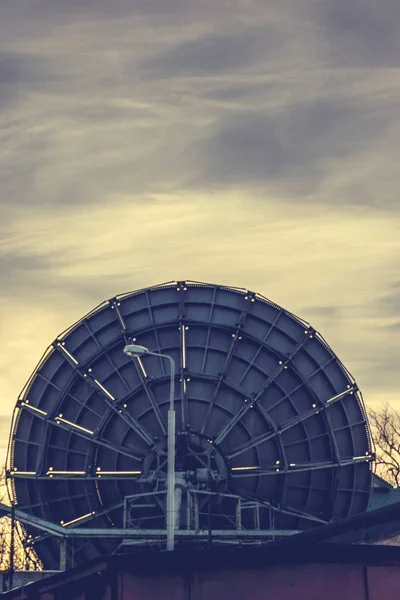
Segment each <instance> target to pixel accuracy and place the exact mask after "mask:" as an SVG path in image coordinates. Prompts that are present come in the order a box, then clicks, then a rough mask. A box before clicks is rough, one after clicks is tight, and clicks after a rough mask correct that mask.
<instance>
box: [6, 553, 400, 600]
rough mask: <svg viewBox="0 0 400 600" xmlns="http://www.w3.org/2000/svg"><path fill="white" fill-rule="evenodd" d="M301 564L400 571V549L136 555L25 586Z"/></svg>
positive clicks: (31, 589) (14, 593) (34, 588)
mask: <svg viewBox="0 0 400 600" xmlns="http://www.w3.org/2000/svg"><path fill="white" fill-rule="evenodd" d="M303 563H308V564H309V563H314V564H317V563H320V564H321V563H337V564H338V563H341V564H343V563H346V564H364V565H365V564H367V565H391V566H393V565H397V566H399V567H400V548H399V547H391V546H368V545H359V546H357V545H356V546H352V545H351V546H350V545H347V544H346V545H342V544H322V545H319V544H318V545H316V544H304V546H302V548H301V552H299V549H298V546H297V545H293V546H290V545H289V547H281V546H279V545H277V543H274V542H272V543H269V544H266V545H264V546H258V547H257V546H244V547H233V546H232V547H221V546H214V547H211V548H207V549H203V550H198V549H185V550H177V551H175V552H155V551H151V550H145V551H137V550H136V551H134V552H131V553H129V554H122V555H113V556H109V557H106V558H100V559H96V560H92V561H90V562H88V563H85V564H83V565H79V566H78V567H75V568H73V569H69V570H68V571H62V572H59V573H57V574H55V575H52V576H50V577H48V578H46V579H44V580H43V579H42V580H41V581H35V582H33V583H30V584H28V585H27V584H25V586H24V588H23V589H24V591H25V592H28V593H29V594H30V596H29V597H34V596H33V594H34V593H35V592H36V593H37V592H38V591H39V590H40V591H41V592H42V593H43V592H44V591H51V590H54V589H56V588H60V587H61V586H65V585H66V584H70V583H73V582H78V581H79V580H83V579H85V580H87V579H89V578H93V580H95V579H98V577H99V576H101V577H103V578H104V577H106V578H107V579H108V580H113V577H115V576H116V575H117V573H119V572H121V571H124V572H129V573H138V574H141V575H151V576H154V574H155V573H157V574H171V575H177V574H180V575H190V574H191V573H195V572H199V571H216V570H217V571H223V570H227V569H243V570H246V569H247V568H251V569H254V568H262V567H266V568H267V567H269V566H273V565H277V564H279V565H290V564H293V565H294V564H303ZM21 589H22V588H14V589H13V590H11V591H9V592H5V593H4V594H0V595H2V596H3V598H5V599H7V598H15V599H17V598H18V599H20V598H21V597H24V596H21Z"/></svg>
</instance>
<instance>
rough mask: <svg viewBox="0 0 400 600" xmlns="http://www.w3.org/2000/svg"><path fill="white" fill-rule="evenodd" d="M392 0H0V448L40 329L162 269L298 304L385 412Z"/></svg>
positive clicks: (394, 70) (389, 352)
mask: <svg viewBox="0 0 400 600" xmlns="http://www.w3.org/2000/svg"><path fill="white" fill-rule="evenodd" d="M399 22H400V2H399V1H398V0H379V1H378V0H351V1H349V0H301V2H299V0H113V1H112V2H111V1H110V0H13V1H12V2H3V3H2V4H1V7H0V281H1V286H0V333H1V345H0V437H1V440H0V454H1V453H3V454H4V452H5V451H4V449H5V447H6V444H7V436H8V431H9V428H10V419H11V413H12V409H13V407H14V405H15V402H16V399H17V396H18V394H19V392H20V390H21V389H22V387H23V386H24V384H25V382H26V381H27V379H28V378H29V376H30V374H31V372H32V371H33V369H34V367H35V365H36V364H37V362H38V360H39V358H40V357H41V355H42V354H43V352H44V350H45V349H46V347H47V346H48V345H49V344H50V343H51V342H52V341H53V340H54V339H55V337H56V336H57V335H58V334H59V333H60V332H61V331H63V330H64V329H66V328H67V327H68V326H69V325H71V324H72V323H73V322H75V321H76V320H77V319H79V318H80V317H82V316H83V315H84V314H86V313H87V312H88V311H90V310H91V309H92V308H93V307H94V306H96V305H98V304H100V303H101V302H102V301H103V300H105V299H107V298H109V297H112V296H115V295H116V294H118V293H123V292H126V291H129V290H135V289H138V288H141V287H145V286H151V285H154V284H157V283H161V282H163V281H169V280H184V279H191V280H199V281H206V282H211V283H221V284H225V285H232V286H238V287H244V288H248V289H250V290H252V291H256V292H259V293H261V294H263V295H264V296H267V297H268V298H270V299H271V300H272V301H274V302H276V303H277V304H280V305H281V306H283V307H284V308H286V309H287V310H289V311H291V312H293V313H295V314H296V315H298V316H299V317H302V318H303V319H305V320H306V321H309V322H310V323H311V324H312V326H313V327H314V328H315V329H317V330H318V331H320V332H321V333H322V335H323V336H324V337H325V339H326V340H327V342H328V343H329V344H330V345H331V347H332V348H333V350H334V351H335V352H336V353H337V355H338V356H339V358H340V359H341V360H342V362H344V364H345V365H346V367H347V368H348V369H349V371H350V372H351V373H352V374H353V376H354V377H355V379H356V381H357V383H358V385H359V387H360V389H361V391H362V392H363V396H364V400H365V402H366V404H367V406H373V407H376V406H378V405H379V404H382V403H384V402H386V401H388V402H389V403H391V405H392V406H394V407H396V406H397V407H399V408H400V395H399V388H400V371H399V364H400V343H399V338H400V273H399V263H400V199H399V166H398V162H397V161H398V151H399V139H400V138H399V136H400V28H399V26H398V24H399Z"/></svg>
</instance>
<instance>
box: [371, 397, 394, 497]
mask: <svg viewBox="0 0 400 600" xmlns="http://www.w3.org/2000/svg"><path fill="white" fill-rule="evenodd" d="M368 417H369V423H370V426H371V430H372V438H373V441H374V444H375V452H376V467H375V468H376V473H377V475H379V476H380V477H382V478H383V479H385V480H386V481H388V482H389V483H391V484H392V485H393V486H395V487H398V486H399V485H400V411H397V410H396V409H394V408H392V407H390V406H389V405H388V404H386V405H385V406H383V407H382V408H379V409H377V410H372V409H369V411H368Z"/></svg>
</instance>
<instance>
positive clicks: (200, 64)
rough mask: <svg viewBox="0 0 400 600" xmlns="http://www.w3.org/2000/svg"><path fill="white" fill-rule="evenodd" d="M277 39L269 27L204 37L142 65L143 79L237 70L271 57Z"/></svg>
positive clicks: (168, 50) (169, 50) (276, 44)
mask: <svg viewBox="0 0 400 600" xmlns="http://www.w3.org/2000/svg"><path fill="white" fill-rule="evenodd" d="M280 46H281V39H280V37H279V36H278V34H277V32H276V31H274V29H272V28H268V29H267V30H265V29H264V30H263V35H261V31H260V30H259V29H258V28H257V29H250V30H247V31H246V32H245V33H244V32H242V33H241V35H238V33H237V32H233V33H230V34H226V33H225V34H207V35H203V36H201V37H200V38H198V39H195V40H190V41H185V42H184V43H180V44H176V45H174V46H173V47H172V48H169V49H167V50H164V51H163V52H162V53H160V54H158V55H156V56H153V57H151V58H149V59H148V60H146V61H144V63H142V68H143V69H144V71H145V73H146V76H147V77H163V78H169V77H177V76H185V77H197V76H199V75H216V74H218V73H224V74H225V73H227V72H230V71H238V70H240V69H242V68H243V67H249V66H253V65H255V64H257V63H259V62H261V61H264V60H265V58H266V57H269V58H270V57H271V56H273V55H274V54H275V53H276V52H277V51H278V49H279V47H280Z"/></svg>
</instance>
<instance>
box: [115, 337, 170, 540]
mask: <svg viewBox="0 0 400 600" xmlns="http://www.w3.org/2000/svg"><path fill="white" fill-rule="evenodd" d="M124 353H125V354H126V355H127V356H131V357H132V358H138V357H140V356H145V355H151V356H160V357H161V358H166V359H167V360H168V361H169V364H170V372H171V380H170V389H169V410H168V446H167V550H173V549H174V546H175V423H176V418H175V405H174V400H175V360H174V359H173V358H172V356H169V355H168V354H161V353H160V352H151V351H150V350H149V349H148V348H146V347H145V346H138V345H136V344H128V345H127V346H125V348H124Z"/></svg>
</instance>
